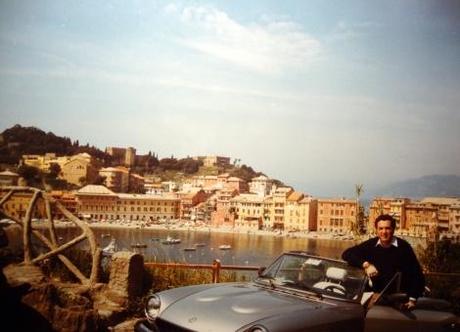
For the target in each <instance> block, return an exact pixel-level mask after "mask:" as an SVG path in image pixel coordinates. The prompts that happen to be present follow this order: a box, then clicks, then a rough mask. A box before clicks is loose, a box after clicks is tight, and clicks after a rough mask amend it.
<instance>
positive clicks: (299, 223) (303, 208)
mask: <svg viewBox="0 0 460 332" xmlns="http://www.w3.org/2000/svg"><path fill="white" fill-rule="evenodd" d="M317 203H318V202H317V200H316V199H313V198H312V197H311V196H308V195H304V194H303V193H301V192H297V191H294V192H292V193H291V194H290V195H289V196H288V197H287V199H286V203H285V207H284V230H286V231H303V232H308V231H316V214H317Z"/></svg>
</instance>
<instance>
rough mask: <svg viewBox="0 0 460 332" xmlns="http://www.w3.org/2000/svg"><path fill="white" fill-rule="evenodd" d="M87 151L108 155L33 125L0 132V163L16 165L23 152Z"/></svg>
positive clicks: (107, 157) (66, 153) (68, 152)
mask: <svg viewBox="0 0 460 332" xmlns="http://www.w3.org/2000/svg"><path fill="white" fill-rule="evenodd" d="M83 152H86V153H89V154H90V155H92V156H94V157H96V158H98V159H100V160H104V161H109V160H110V156H109V155H108V154H106V153H105V152H103V151H101V150H99V149H98V148H96V147H94V146H89V144H86V145H80V144H79V142H78V141H74V142H72V141H71V140H70V138H68V137H60V136H56V135H55V134H54V133H52V132H48V133H46V132H44V131H43V130H41V129H38V128H35V127H22V126H21V125H15V126H13V127H11V128H9V129H6V130H4V131H3V132H2V133H1V134H0V163H1V164H8V165H16V164H17V163H18V162H19V160H20V159H21V156H22V155H23V154H45V153H55V154H56V155H58V156H63V155H74V154H77V153H83Z"/></svg>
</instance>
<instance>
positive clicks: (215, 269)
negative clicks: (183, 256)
mask: <svg viewBox="0 0 460 332" xmlns="http://www.w3.org/2000/svg"><path fill="white" fill-rule="evenodd" d="M144 265H145V266H146V267H149V268H163V269H174V268H182V269H205V270H211V271H212V282H213V283H219V282H220V271H221V270H231V271H260V269H261V267H260V266H254V265H222V263H221V262H220V260H219V259H215V260H214V261H213V262H212V264H189V263H157V262H145V263H144ZM424 274H425V276H428V277H430V276H432V277H460V273H442V272H424Z"/></svg>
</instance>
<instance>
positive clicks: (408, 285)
mask: <svg viewBox="0 0 460 332" xmlns="http://www.w3.org/2000/svg"><path fill="white" fill-rule="evenodd" d="M396 239H397V241H398V246H397V247H395V246H393V245H392V246H390V247H389V248H384V247H382V246H380V245H377V242H378V237H375V238H372V239H369V240H367V241H364V242H362V243H360V244H358V245H356V246H354V247H351V248H348V249H347V250H345V251H344V252H343V254H342V259H343V260H345V261H347V262H348V264H350V265H352V266H356V267H361V268H362V266H363V263H364V262H366V261H367V262H369V263H371V264H373V265H375V267H376V268H377V270H378V271H379V273H378V275H377V276H376V277H373V278H372V284H373V290H374V291H376V292H381V291H382V290H383V289H384V288H385V286H386V285H387V284H388V282H389V281H390V280H391V278H392V277H393V276H394V274H395V273H396V272H401V274H402V278H401V289H400V291H402V292H405V293H407V295H408V296H409V297H413V298H418V297H420V296H422V294H423V291H424V289H425V278H424V276H423V273H422V269H421V267H420V264H419V262H418V260H417V257H416V256H415V253H414V251H413V250H412V247H411V246H410V244H409V243H408V242H407V241H405V240H403V239H401V238H398V237H397V238H396ZM393 285H396V283H393ZM395 290H396V289H395V287H392V289H390V291H395Z"/></svg>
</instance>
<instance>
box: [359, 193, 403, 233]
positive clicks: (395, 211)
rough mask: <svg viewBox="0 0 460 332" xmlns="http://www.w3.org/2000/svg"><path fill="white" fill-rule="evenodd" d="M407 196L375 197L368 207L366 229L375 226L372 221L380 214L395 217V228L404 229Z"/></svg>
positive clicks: (371, 228)
mask: <svg viewBox="0 0 460 332" xmlns="http://www.w3.org/2000/svg"><path fill="white" fill-rule="evenodd" d="M410 202H411V201H410V199H409V198H393V197H376V198H374V199H373V200H372V202H371V205H370V207H369V225H368V226H367V229H368V230H373V229H374V228H375V226H374V221H375V219H376V218H377V217H378V216H379V215H381V214H389V215H391V216H393V217H394V218H395V219H396V229H406V228H407V226H406V207H407V205H409V204H410Z"/></svg>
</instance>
